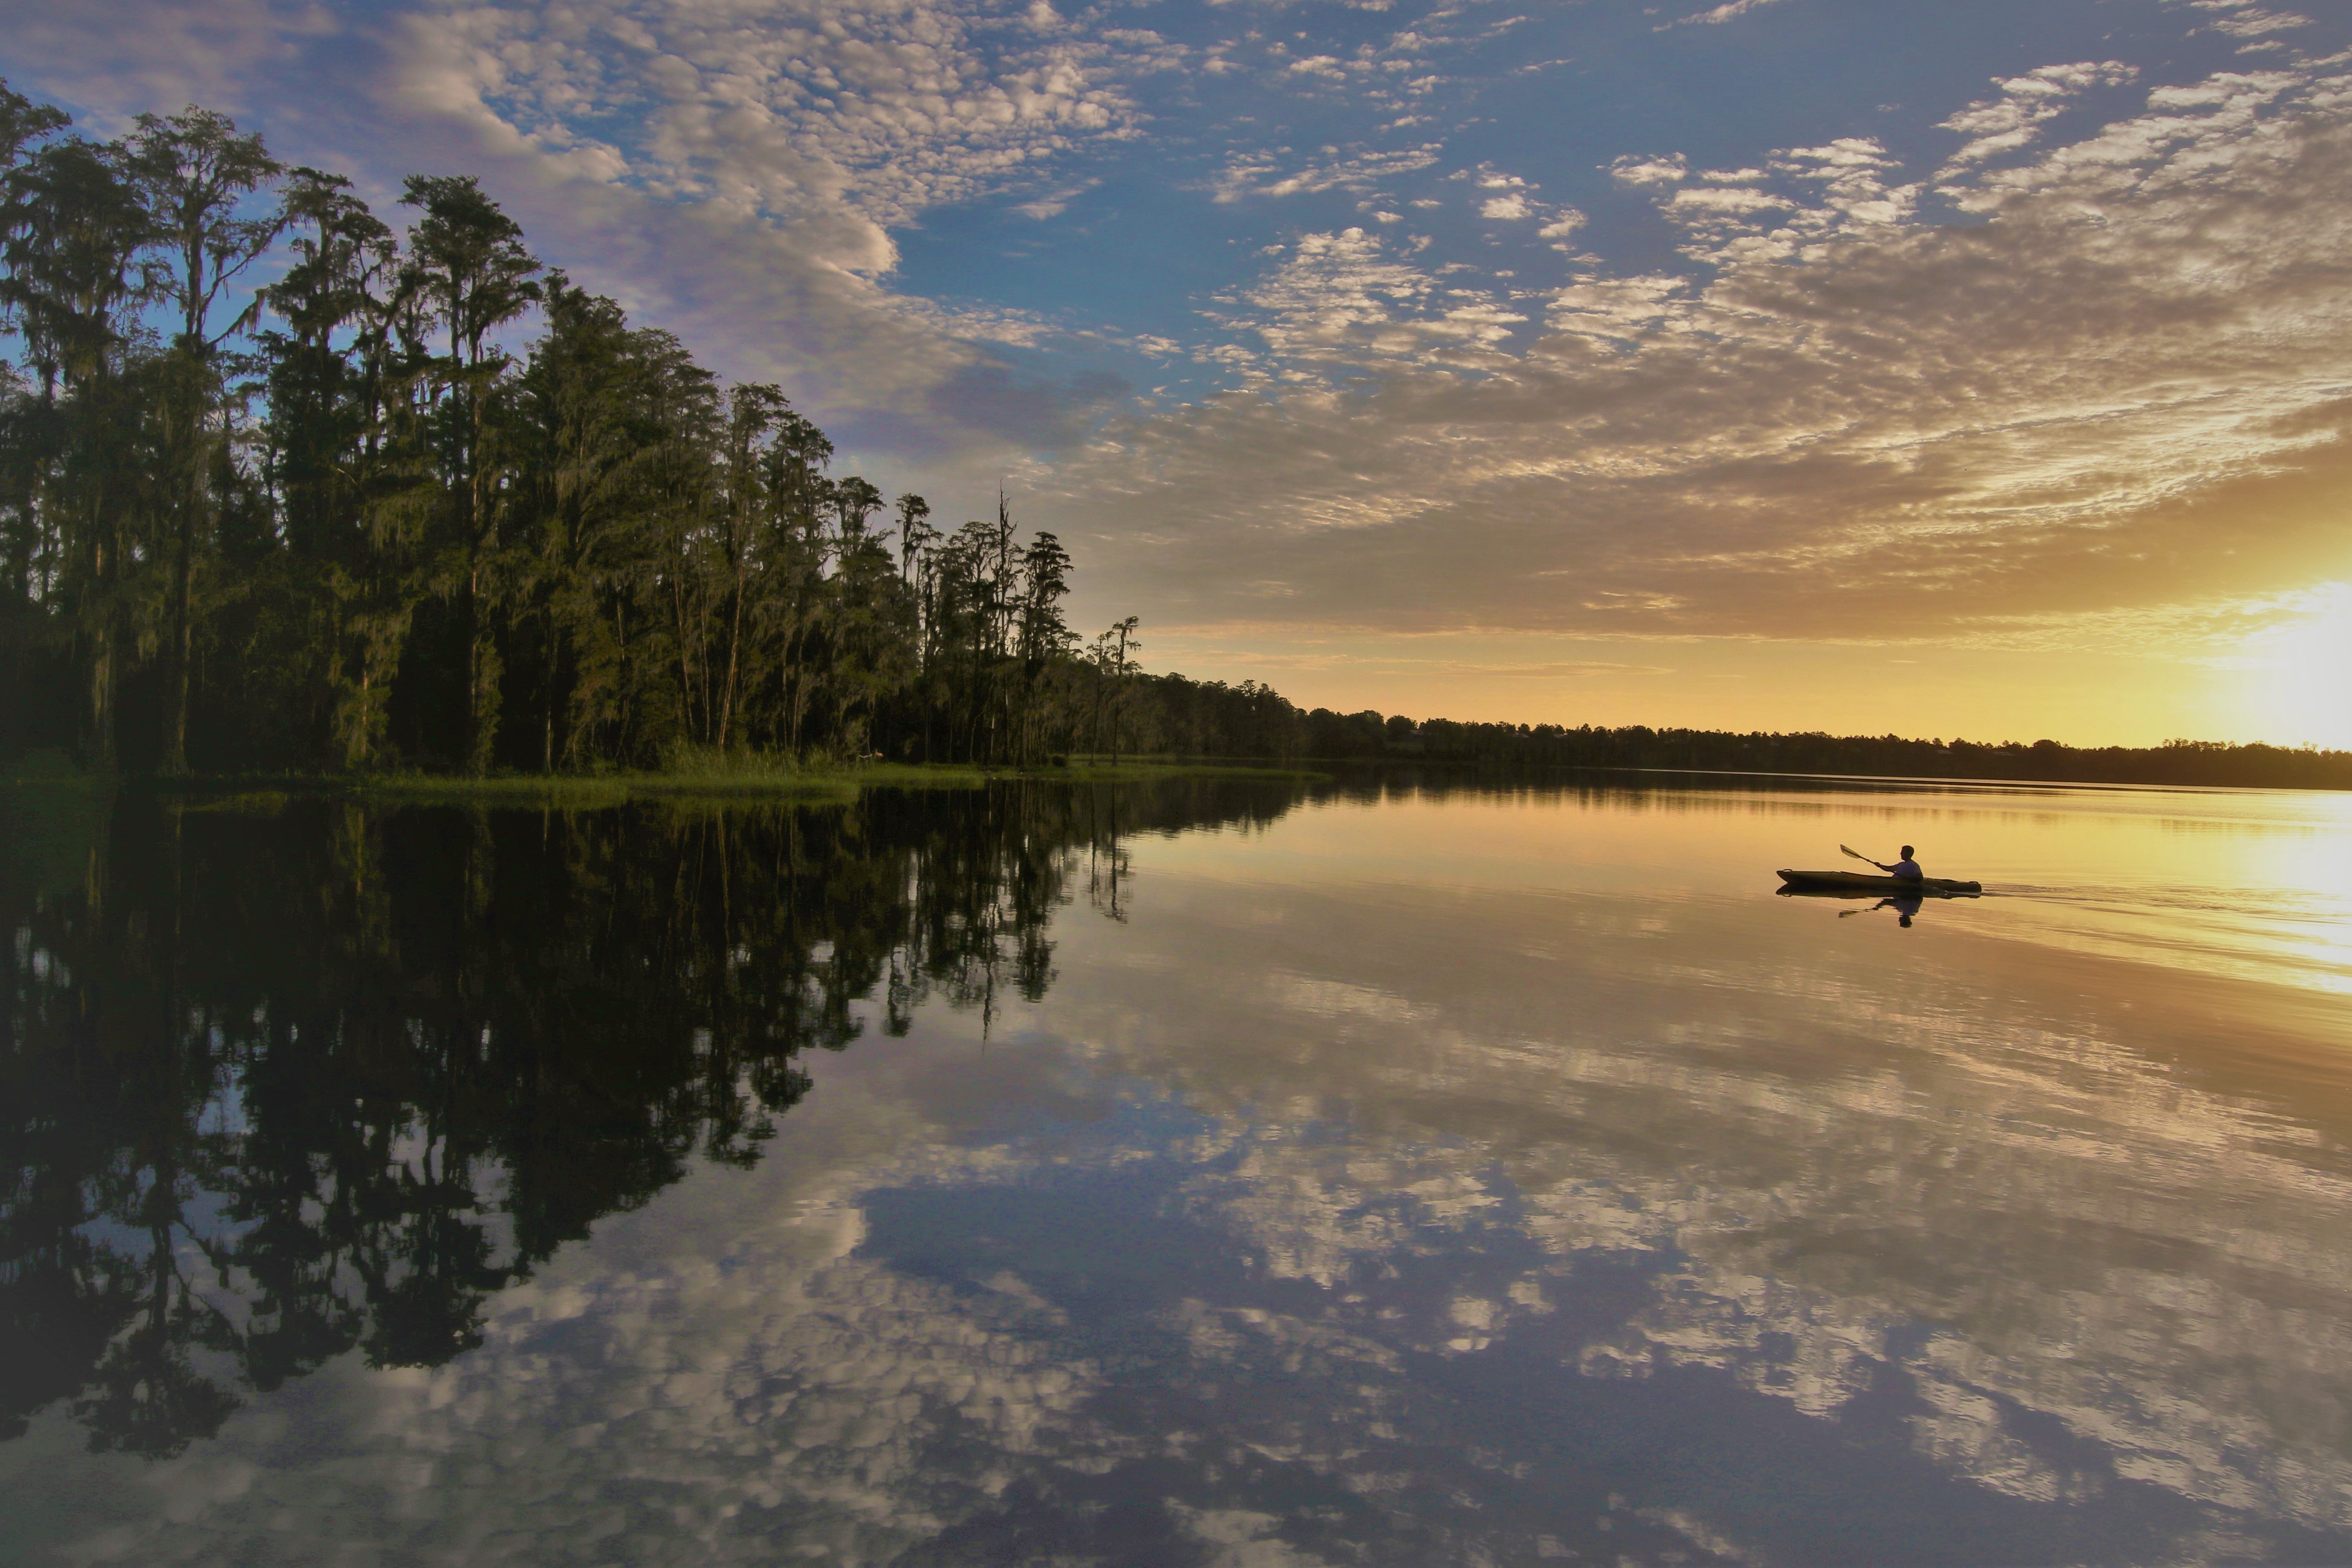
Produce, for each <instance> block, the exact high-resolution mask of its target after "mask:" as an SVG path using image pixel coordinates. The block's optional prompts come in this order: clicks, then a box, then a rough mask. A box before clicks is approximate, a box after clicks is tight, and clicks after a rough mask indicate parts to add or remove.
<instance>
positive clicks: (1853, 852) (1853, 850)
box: [1838, 844, 1878, 866]
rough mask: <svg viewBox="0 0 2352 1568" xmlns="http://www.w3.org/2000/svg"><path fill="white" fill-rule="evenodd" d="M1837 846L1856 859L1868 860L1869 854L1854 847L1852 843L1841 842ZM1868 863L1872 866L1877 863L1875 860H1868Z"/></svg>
mask: <svg viewBox="0 0 2352 1568" xmlns="http://www.w3.org/2000/svg"><path fill="white" fill-rule="evenodd" d="M1838 847H1839V848H1841V849H1843V850H1844V851H1845V852H1846V853H1847V854H1849V855H1851V856H1853V858H1855V859H1857V860H1870V857H1869V856H1867V855H1865V854H1864V853H1863V852H1862V851H1861V850H1859V849H1856V848H1854V847H1853V846H1852V845H1848V844H1841V845H1839V846H1838ZM1870 863H1871V864H1872V865H1874V866H1875V865H1877V864H1878V862H1877V861H1875V860H1870Z"/></svg>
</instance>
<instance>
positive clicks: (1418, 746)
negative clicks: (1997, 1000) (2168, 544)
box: [1297, 708, 2352, 789]
mask: <svg viewBox="0 0 2352 1568" xmlns="http://www.w3.org/2000/svg"><path fill="white" fill-rule="evenodd" d="M1298 722H1299V731H1300V733H1301V735H1302V737H1303V740H1302V743H1301V744H1300V745H1299V747H1298V748H1297V754H1299V755H1305V756H1311V757H1323V758H1333V759H1337V758H1347V757H1358V758H1369V757H1397V756H1405V757H1417V758H1423V759H1427V760H1430V761H1438V762H1462V763H1490V764H1496V765H1507V766H1530V765H1532V766H1549V767H1581V768H1690V769H1699V770H1710V771H1712V770H1723V771H1731V772H1749V771H1752V772H1758V773H1860V774H1867V775H1871V776H1874V777H1882V778H1954V779H1958V778H1969V779H2046V780H2052V781H2056V782H2062V783H2072V784H2209V785H2224V786H2240V787H2246V788H2269V789H2352V752H2325V751H2319V750H2315V749H2313V748H2307V747H2306V748H2295V747H2287V746H2264V745H2248V746H2231V745H2223V744H2221V743H2220V742H2212V741H2168V742H2165V743H2164V744H2163V745H2161V746H2063V745H2060V744H2059V743H2058V742H2055V741H2036V742H2032V744H2031V745H2028V744H2025V743H2023V742H2016V741H2007V742H1979V741H1959V740H1954V741H1941V740H1931V741H1916V740H1906V739H1904V738H1903V737H1902V736H1899V735H1829V734H1823V733H1821V732H1819V731H1811V732H1808V733H1801V734H1793V735H1782V734H1767V733H1765V732H1763V731H1751V732H1749V733H1748V734H1744V735H1743V734H1737V733H1732V732H1728V731H1719V730H1653V729H1650V728H1648V727H1647V726H1645V725H1640V724H1634V725H1628V726H1626V727H1625V728H1622V729H1615V730H1612V729H1599V728H1595V727H1593V726H1591V725H1583V726H1580V727H1579V728H1576V729H1573V730H1571V729H1568V728H1566V727H1564V726H1562V725H1559V724H1533V725H1529V724H1461V723H1455V722H1454V721H1451V720H1446V719H1429V720H1423V721H1421V722H1420V723H1418V724H1416V723H1414V722H1413V721H1412V720H1410V719H1405V718H1402V717H1383V716H1382V715H1381V714H1379V713H1373V712H1364V713H1348V714H1340V713H1334V712H1331V711H1330V710H1328V709H1321V708H1318V709H1317V710H1314V711H1313V712H1311V713H1306V714H1302V715H1300V717H1299V721H1298Z"/></svg>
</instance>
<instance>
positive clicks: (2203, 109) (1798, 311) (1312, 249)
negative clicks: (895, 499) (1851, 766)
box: [0, 0, 2352, 746]
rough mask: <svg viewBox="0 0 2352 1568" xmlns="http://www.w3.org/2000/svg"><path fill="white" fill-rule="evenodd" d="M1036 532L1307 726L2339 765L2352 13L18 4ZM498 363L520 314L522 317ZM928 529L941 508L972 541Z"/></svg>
mask: <svg viewBox="0 0 2352 1568" xmlns="http://www.w3.org/2000/svg"><path fill="white" fill-rule="evenodd" d="M0 16H5V17H6V19H7V26H6V29H5V35H4V36H5V42H0V71H5V74H6V76H7V77H8V79H10V81H11V82H13V83H14V84H15V85H16V87H17V88H19V89H23V90H26V91H32V92H37V93H39V94H42V95H45V96H46V97H47V98H49V99H51V100H55V101H58V102H59V103H61V104H63V105H64V106H65V107H67V108H68V110H71V111H73V112H75V113H76V114H78V115H81V116H83V117H85V118H86V119H87V120H88V121H89V124H91V125H92V126H94V127H98V128H100V129H104V128H110V127H114V128H119V127H121V126H122V125H124V124H127V123H128V122H129V121H130V119H131V116H133V115H135V114H137V113H139V112H141V111H143V110H174V109H176V108H178V107H179V106H180V105H182V104H183V103H185V102H189V101H196V102H201V103H204V104H205V105H208V106H213V107H217V108H219V109H221V110H224V111H226V112H229V113H231V114H233V115H235V116H236V117H237V119H238V121H239V123H240V124H242V125H247V126H249V127H251V128H253V129H256V130H258V131H260V132H264V133H265V134H266V135H267V136H268V139H269V143H270V146H271V148H272V149H273V150H274V151H275V152H276V153H278V154H279V155H280V156H282V157H284V158H286V159H288V160H289V161H292V162H300V163H316V164H318V165H320V166H322V167H327V168H333V169H341V170H349V171H351V172H352V174H353V175H354V176H355V178H356V181H357V188H358V189H359V191H360V193H361V194H362V195H364V196H366V197H367V198H368V199H369V200H370V201H372V202H373V203H375V204H376V205H377V206H378V208H379V210H383V211H390V210H392V205H393V202H394V198H395V197H396V195H397V191H398V188H399V184H400V181H401V180H402V179H403V178H404V176H406V175H408V174H413V173H416V172H419V171H425V172H432V171H440V170H454V169H463V170H468V171H478V172H479V173H480V174H481V176H482V179H483V184H484V188H485V189H486V190H487V191H488V192H489V193H490V194H491V195H494V196H495V197H496V199H497V200H498V201H499V203H500V204H502V205H503V206H504V208H505V209H506V210H507V211H509V212H510V213H512V214H513V215H514V216H515V217H516V218H517V220H518V221H519V222H520V225H521V226H522V227H523V229H524V230H525V231H526V232H527V233H528V234H529V235H530V237H531V240H532V243H533V244H534V246H535V247H537V250H538V253H539V254H540V255H541V257H542V258H544V259H545V260H546V261H548V262H549V263H550V264H551V265H555V266H560V267H562V268H565V269H566V270H567V271H568V272H569V274H570V276H571V277H572V279H573V281H574V282H576V283H580V284H583V285H584V286H586V287H589V288H591V289H595V290H598V291H600V292H603V293H606V294H609V295H611V296H612V297H613V298H614V299H615V300H619V301H620V302H621V303H622V304H623V305H625V307H626V308H627V309H628V310H629V311H630V312H631V313H632V316H633V318H634V319H635V320H637V321H640V322H642V323H643V324H646V325H651V326H658V327H663V328H667V329H668V330H670V331H675V332H677V334H678V335H679V337H680V338H681V339H682V340H684V342H686V343H687V345H688V347H689V348H690V350H691V351H692V352H693V353H696V354H697V355H698V356H700V358H701V359H702V360H703V361H704V362H705V363H709V364H711V365H713V366H714V367H715V368H716V369H717V370H719V372H720V373H721V374H725V375H728V376H730V377H738V378H761V379H772V380H774V381H776V382H777V383H778V384H781V385H782V387H783V388H784V389H785V391H786V392H787V394H788V395H790V396H791V397H792V398H793V401H794V403H795V404H796V405H798V406H799V407H800V408H801V409H802V410H803V412H805V413H807V414H808V415H809V416H811V417H812V418H814V419H815V420H817V421H818V422H820V423H821V424H822V425H823V426H824V428H825V429H826V430H828V431H829V432H831V433H833V435H834V437H835V440H836V442H837V443H838V444H839V446H840V448H841V452H840V459H841V462H840V468H843V469H847V468H855V469H856V471H859V472H862V473H864V474H866V476H867V477H869V478H871V479H874V480H875V482H876V483H877V484H878V485H880V486H881V487H882V489H884V490H885V491H886V492H891V493H895V492H897V491H899V490H903V489H911V490H919V491H921V492H922V493H924V494H926V495H928V496H929V497H931V498H932V499H933V500H934V501H935V503H936V504H938V505H939V506H940V508H941V509H942V520H943V521H948V522H949V523H950V525H952V523H953V522H955V521H961V517H962V516H963V515H965V514H967V513H972V514H975V515H976V513H977V511H979V510H986V509H987V508H988V507H991V506H992V505H993V499H992V498H993V497H994V496H995V494H996V493H997V491H998V490H999V489H1000V487H1001V488H1002V489H1003V490H1004V491H1005V492H1006V494H1007V495H1008V496H1009V498H1010V502H1011V506H1012V509H1013V515H1014V516H1015V517H1016V519H1017V520H1018V521H1021V522H1022V523H1024V525H1027V526H1030V527H1036V528H1048V529H1052V530H1054V531H1057V532H1058V533H1059V534H1060V535H1061V536H1062V538H1063V540H1064V541H1065V542H1066V543H1067V544H1068V546H1069V547H1070V550H1071V552H1072V554H1073V557H1074V559H1075V562H1076V569H1075V572H1074V574H1073V577H1072V584H1073V589H1074V599H1073V617H1072V618H1073V621H1074V623H1076V624H1078V625H1081V626H1087V627H1090V628H1092V627H1098V626H1102V625H1105V624H1108V623H1109V622H1110V621H1112V620H1113V619H1116V618H1118V617H1119V616H1125V615H1129V614H1134V615H1138V616H1140V617H1141V620H1142V628H1143V629H1142V633H1141V637H1142V644H1143V663H1144V667H1145V668H1150V669H1155V670H1166V669H1171V668H1181V669H1182V670H1183V671H1184V672H1185V673H1187V674H1189V675H1192V676H1194V677H1196V678H1219V679H1225V680H1228V681H1234V682H1239V681H1242V680H1244V679H1258V680H1265V681H1267V682H1269V683H1271V684H1273V685H1274V686H1276V688H1277V689H1280V690H1281V691H1283V692H1284V694H1285V695H1286V696H1288V697H1289V698H1291V699H1292V700H1295V701H1297V702H1298V703H1300V704H1301V705H1302V706H1308V707H1312V706H1316V705H1330V706H1334V707H1340V708H1347V709H1355V708H1360V707H1374V708H1379V709H1381V710H1385V711H1403V712H1408V713H1411V714H1414V715H1427V714H1444V715H1447V716H1452V717H1459V718H1464V719H1468V718H1474V717H1476V718H1493V719H1501V718H1509V719H1512V720H1515V721H1536V722H1544V721H1549V722H1561V723H1568V724H1571V725H1573V724H1577V723H1581V722H1588V721H1591V722H1602V721H1608V722H1619V723H1625V722H1647V723H1653V724H1698V725H1709V726H1719V727H1724V728H1734V729H1740V730H1747V729H1753V728H1763V729H1791V730H1795V729H1816V728H1826V729H1832V730H1858V731H1871V732H1882V731H1890V730H1893V731H1902V732H1904V733H1906V734H1919V735H1936V734H1951V733H1956V732H1966V733H1969V734H1971V735H1983V736H1986V737H1989V738H2025V739H2030V738H2032V737H2034V736H2036V735H2041V734H2051V735H2054V736H2056V737H2058V738H2060V739H2063V740H2067V741H2070V742H2084V743H2104V742H2128V743H2141V744H2145V743H2149V742H2158V741H2161V740H2163V739H2165V738H2168V737H2170V736H2175V735H2191V736H2197V737H2204V738H2216V739H2229V740H2237V741H2245V740H2271V741H2276V742H2285V743H2291V744H2300V743H2304V742H2317V743H2321V744H2325V745H2336V746H2341V745H2346V744H2352V688H2347V684H2346V682H2347V676H2346V674H2345V671H2346V670H2347V668H2352V659H2347V657H2346V650H2347V631H2346V626H2347V598H2346V594H2347V590H2346V589H2345V587H2344V585H2343V584H2344V583H2345V581H2346V574H2347V570H2352V566H2348V565H2347V554H2346V544H2345V537H2346V529H2345V518H2346V515H2347V502H2352V468H2347V453H2352V447H2347V443H2346V442H2345V441H2344V439H2343V438H2342V437H2343V429H2344V423H2345V418H2346V414H2345V410H2346V408H2347V403H2346V394H2345V382H2344V374H2345V373H2344V366H2345V364H2346V363H2347V354H2352V245H2347V236H2352V198H2347V192H2352V53H2348V52H2347V48H2352V16H2347V15H2346V14H2344V13H2343V12H2342V11H2341V9H2340V8H2327V7H2312V8H2310V9H2309V10H2308V11H2307V12H2305V11H2296V10H2290V9H2286V8H2282V7H2273V6H2270V5H2258V4H2255V3H2254V0H2195V3H2193V4H2190V3H2184V0H2115V3H2112V4H2099V5H2092V4H2088V3H2087V0H2085V3H2078V4H2065V5H2025V4H1996V5H1979V6H1968V7H1924V8H1923V7H1902V8H1895V10H1893V11H1890V10H1889V9H1888V8H1887V7H1885V6H1883V5H1870V4H1864V3H1861V0H1744V3H1742V4H1739V5H1720V6H1715V7H1713V8H1708V7H1706V6H1704V5H1692V6H1691V7H1689V8H1688V9H1687V11H1684V10H1681V9H1678V8H1676V7H1674V6H1667V7H1663V8H1662V7H1659V6H1654V5H1652V6H1644V5H1634V4H1630V3H1625V0H1612V3H1609V4H1602V5H1572V6H1571V5H1543V6H1528V7H1517V6H1510V5H1494V4H1476V5H1462V4H1458V3H1452V0H1448V3H1438V0H1400V3H1399V4H1396V5H1386V4H1383V5H1378V6H1352V5H1282V4H1275V3H1272V0H1247V3H1242V4H1231V5H1224V4H1207V3H1202V0H1152V3H1140V0H1139V3H1126V0H1105V3H1102V4H1097V5H1062V6H1056V5H1052V4H1049V3H1048V0H1034V3H1032V4H1026V5H1015V4H1012V3H1010V0H887V3H886V0H724V3H720V0H566V3H562V4H557V3H554V0H327V3H326V4H321V5H310V4H304V5H294V4H290V3H280V0H236V3H234V4H223V5H202V6H186V5H163V4H157V3H155V0H89V3H87V4H82V5H71V6H57V5H31V4H26V3H24V0H5V3H0ZM519 330H520V329H519ZM950 512H951V513H952V515H950Z"/></svg>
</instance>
